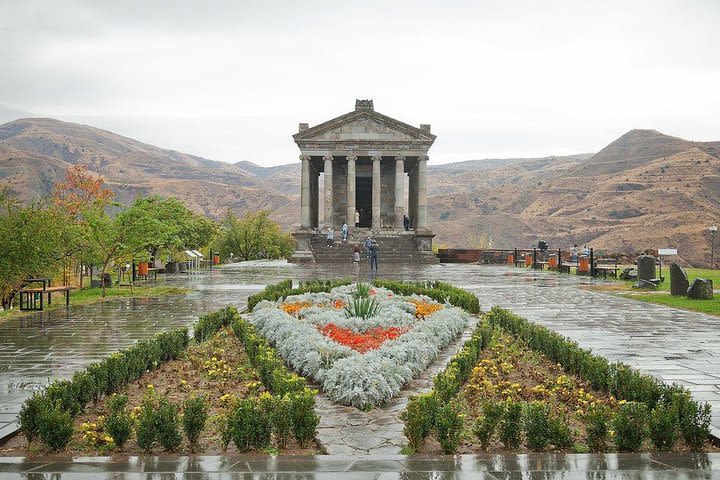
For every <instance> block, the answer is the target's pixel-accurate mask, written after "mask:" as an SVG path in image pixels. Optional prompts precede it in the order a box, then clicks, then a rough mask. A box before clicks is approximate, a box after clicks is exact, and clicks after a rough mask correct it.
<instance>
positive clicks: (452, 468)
mask: <svg viewBox="0 0 720 480" xmlns="http://www.w3.org/2000/svg"><path fill="white" fill-rule="evenodd" d="M0 478H2V479H3V480H5V479H8V480H11V479H20V478H24V479H62V480H85V479H93V480H104V479H115V480H120V479H124V480H129V479H138V480H139V479H143V480H149V479H176V478H177V479H190V480H194V479H230V478H232V479H235V478H258V479H260V478H262V479H269V478H279V479H286V478H287V479H298V478H308V479H309V478H317V479H343V480H355V479H378V480H381V479H382V480H384V479H406V480H413V479H451V478H458V479H466V478H467V479H470V478H472V479H505V478H518V479H520V478H543V479H548V480H552V479H590V478H598V479H599V478H602V479H605V480H612V479H628V478H653V479H670V478H672V479H675V478H682V479H696V478H698V479H699V478H708V479H717V478H720V454H699V455H693V454H673V453H653V454H638V453H634V454H633V453H626V454H552V453H529V454H481V455H455V456H426V455H367V456H341V455H320V456H314V457H311V456H291V455H288V456H259V455H223V456H192V457H185V456H173V455H167V456H148V457H135V456H133V457H128V458H117V459H113V458H111V457H97V458H74V459H67V460H60V461H58V460H51V459H42V458H32V459H30V458H23V457H6V458H2V457H0Z"/></svg>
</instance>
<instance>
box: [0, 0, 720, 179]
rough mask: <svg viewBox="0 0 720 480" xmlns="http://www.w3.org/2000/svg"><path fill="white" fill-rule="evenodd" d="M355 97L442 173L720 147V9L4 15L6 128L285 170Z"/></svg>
mask: <svg viewBox="0 0 720 480" xmlns="http://www.w3.org/2000/svg"><path fill="white" fill-rule="evenodd" d="M148 4H149V5H148ZM356 98H372V99H374V101H375V109H376V110H378V111H380V112H382V113H384V114H386V115H390V116H392V117H394V118H397V119H399V120H402V121H405V122H408V123H411V124H414V125H418V124H420V123H431V124H432V130H433V133H435V134H436V135H437V136H438V139H437V141H436V143H435V146H434V147H433V148H432V149H431V150H430V159H431V161H432V162H433V163H446V162H450V161H457V160H468V159H480V158H498V157H519V156H545V155H551V154H568V153H580V152H589V151H597V150H599V149H600V148H602V147H603V146H605V145H606V144H608V143H609V142H611V141H612V140H614V139H615V138H616V137H618V136H620V135H621V134H623V133H624V132H626V131H627V130H630V129H632V128H652V129H656V130H660V131H662V132H664V133H668V134H671V135H676V136H680V137H683V138H687V139H690V140H720V1H718V0H705V1H701V0H697V1H692V0H684V1H661V0H653V1H647V2H645V1H630V0H623V1H617V2H615V1H607V0H603V1H597V0H593V1H586V2H585V1H580V0H573V1H567V2H560V1H557V2H554V1H551V0H548V1H527V2H521V1H512V2H507V1H496V2H484V1H468V2H463V1H448V0H445V1H428V2H421V1H413V2H410V1H408V2H399V1H397V2H393V1H389V0H385V1H372V0H365V1H358V2H351V1H343V0H331V1H323V2H321V1H312V0H303V1H282V2H280V1H278V2H273V1H271V0H266V1H258V2H250V1H244V2H243V1H232V2H231V1H226V2H223V1H207V0H206V1H178V0H173V1H167V2H160V1H154V2H153V1H150V0H145V1H128V0H123V1H100V0H88V1H63V0H47V1H33V0H17V1H15V0H0V122H4V121H9V120H13V119H15V118H18V117H22V116H47V117H54V118H58V119H61V120H68V121H78V122H82V123H87V124H89V125H93V126H97V127H101V128H105V129H108V130H112V131H115V132H117V133H120V134H123V135H127V136H130V137H133V138H136V139H138V140H141V141H144V142H148V143H151V144H155V145H158V146H161V147H166V148H172V149H175V150H179V151H183V152H187V153H193V154H197V155H202V156H204V157H206V158H212V159H215V160H222V161H227V162H236V161H240V160H249V161H252V162H255V163H258V164H261V165H275V164H282V163H290V162H293V161H297V157H298V154H299V152H298V151H297V148H296V146H295V144H294V143H293V142H292V139H291V138H290V136H291V135H292V134H293V133H295V132H296V131H297V124H298V123H299V122H309V123H310V124H311V125H314V124H317V123H320V122H322V121H325V120H328V119H330V118H332V117H335V116H337V115H340V114H343V113H346V112H348V111H350V110H352V109H353V108H354V104H355V99H356Z"/></svg>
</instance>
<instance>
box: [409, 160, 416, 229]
mask: <svg viewBox="0 0 720 480" xmlns="http://www.w3.org/2000/svg"><path fill="white" fill-rule="evenodd" d="M409 176H410V182H409V183H410V185H409V187H410V192H409V193H408V216H409V217H410V226H411V227H412V229H413V230H414V229H415V223H416V222H417V190H418V188H417V164H415V165H413V166H412V168H411V169H410V175H409Z"/></svg>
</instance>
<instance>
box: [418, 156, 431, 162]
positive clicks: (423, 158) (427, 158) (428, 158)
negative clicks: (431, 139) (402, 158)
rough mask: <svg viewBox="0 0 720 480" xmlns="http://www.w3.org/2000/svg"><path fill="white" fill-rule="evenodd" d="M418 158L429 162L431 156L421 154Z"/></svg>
mask: <svg viewBox="0 0 720 480" xmlns="http://www.w3.org/2000/svg"><path fill="white" fill-rule="evenodd" d="M418 160H419V161H425V162H427V161H428V160H430V157H428V156H427V155H420V156H418Z"/></svg>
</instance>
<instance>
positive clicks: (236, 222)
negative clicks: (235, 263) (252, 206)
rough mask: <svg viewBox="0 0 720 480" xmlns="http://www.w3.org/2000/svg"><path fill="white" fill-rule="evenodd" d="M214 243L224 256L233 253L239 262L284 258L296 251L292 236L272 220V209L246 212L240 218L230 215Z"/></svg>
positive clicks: (222, 223)
mask: <svg viewBox="0 0 720 480" xmlns="http://www.w3.org/2000/svg"><path fill="white" fill-rule="evenodd" d="M220 226H221V229H220V233H219V234H218V237H217V239H216V241H215V243H214V244H213V246H214V249H215V250H217V251H218V252H220V254H221V255H222V256H224V257H229V256H230V254H231V253H232V254H234V256H235V257H236V258H239V259H240V260H254V259H258V258H284V257H287V256H289V255H290V254H291V253H292V252H293V249H294V248H295V241H294V240H293V238H292V236H291V235H290V234H288V233H286V232H284V231H283V230H282V229H281V228H280V225H278V224H277V223H276V222H274V221H273V220H271V219H270V210H260V211H258V212H246V213H245V215H244V216H243V217H242V218H240V217H238V216H237V215H235V214H234V213H233V212H228V213H227V214H226V215H225V217H224V218H223V220H222V222H221V225H220Z"/></svg>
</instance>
